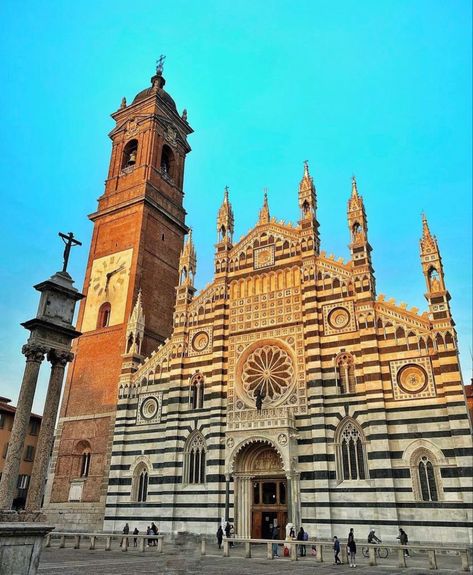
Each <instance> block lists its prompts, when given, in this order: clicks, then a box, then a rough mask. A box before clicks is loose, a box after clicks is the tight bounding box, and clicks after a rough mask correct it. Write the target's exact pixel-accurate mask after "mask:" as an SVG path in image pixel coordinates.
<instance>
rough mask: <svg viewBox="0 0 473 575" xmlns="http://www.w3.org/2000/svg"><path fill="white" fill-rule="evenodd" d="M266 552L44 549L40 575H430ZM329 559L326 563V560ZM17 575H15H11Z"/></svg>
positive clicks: (413, 563)
mask: <svg viewBox="0 0 473 575" xmlns="http://www.w3.org/2000/svg"><path fill="white" fill-rule="evenodd" d="M265 552H266V548H265V547H263V546H261V547H259V548H256V549H255V550H254V552H253V558H251V559H245V558H244V557H243V556H242V554H243V549H241V548H240V549H237V548H235V549H232V550H231V553H232V555H233V556H231V557H228V558H224V557H222V556H221V555H218V550H217V549H214V548H209V549H208V554H207V555H206V556H204V557H201V556H200V555H198V554H197V553H196V552H195V551H194V550H189V549H184V548H181V549H179V548H176V547H175V548H172V547H171V546H170V544H166V545H165V547H164V553H163V554H158V553H157V552H156V550H155V549H152V548H151V549H148V550H147V551H146V552H145V553H140V552H139V551H135V550H134V549H133V548H131V549H129V550H128V551H127V552H126V553H123V552H122V551H120V550H119V549H112V550H111V551H105V550H103V549H97V550H95V551H90V550H88V549H71V548H66V549H59V548H58V547H57V546H56V547H51V548H46V549H44V551H43V554H42V556H41V562H40V566H39V571H38V575H133V574H135V573H136V574H139V575H148V574H153V575H200V574H202V575H255V574H257V575H287V574H288V573H293V574H295V575H317V574H319V573H320V575H334V574H335V573H337V574H338V575H340V574H343V573H359V574H361V573H363V574H365V573H366V575H401V574H403V575H427V574H428V573H430V574H431V573H432V571H430V570H429V568H428V559H427V557H426V556H421V557H412V558H411V559H409V560H408V567H407V568H406V569H400V568H399V567H397V566H396V557H394V556H393V557H389V558H388V559H387V560H384V561H383V564H382V565H379V566H377V567H369V566H368V564H367V559H364V558H363V557H361V556H360V561H359V562H358V563H357V568H356V569H350V568H349V566H348V565H338V566H334V565H332V564H331V563H318V562H316V561H315V558H314V557H306V558H304V559H302V560H299V561H297V562H291V561H290V560H289V559H288V558H279V559H275V560H273V561H271V560H268V559H265ZM327 559H328V557H327ZM438 566H439V570H438V571H436V572H435V573H437V574H438V575H453V574H459V573H461V571H460V559H459V558H458V557H448V556H440V557H438ZM12 575H15V574H12Z"/></svg>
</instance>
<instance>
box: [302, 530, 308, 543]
mask: <svg viewBox="0 0 473 575" xmlns="http://www.w3.org/2000/svg"><path fill="white" fill-rule="evenodd" d="M302 541H309V534H308V533H307V531H304V535H303V536H302Z"/></svg>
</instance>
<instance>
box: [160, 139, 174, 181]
mask: <svg viewBox="0 0 473 575" xmlns="http://www.w3.org/2000/svg"><path fill="white" fill-rule="evenodd" d="M174 164H175V160H174V154H173V152H172V150H171V148H170V147H169V146H168V145H166V144H164V146H163V150H162V152H161V172H162V173H163V175H164V176H168V177H169V178H171V179H174Z"/></svg>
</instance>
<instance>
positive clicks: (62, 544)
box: [59, 535, 66, 549]
mask: <svg viewBox="0 0 473 575" xmlns="http://www.w3.org/2000/svg"><path fill="white" fill-rule="evenodd" d="M65 546H66V536H65V535H61V539H60V541H59V547H60V548H61V549H62V548H63V547H65Z"/></svg>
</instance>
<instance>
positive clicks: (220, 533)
mask: <svg viewBox="0 0 473 575" xmlns="http://www.w3.org/2000/svg"><path fill="white" fill-rule="evenodd" d="M222 541H223V529H222V526H221V525H219V526H218V529H217V543H218V548H219V549H221V548H222Z"/></svg>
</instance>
